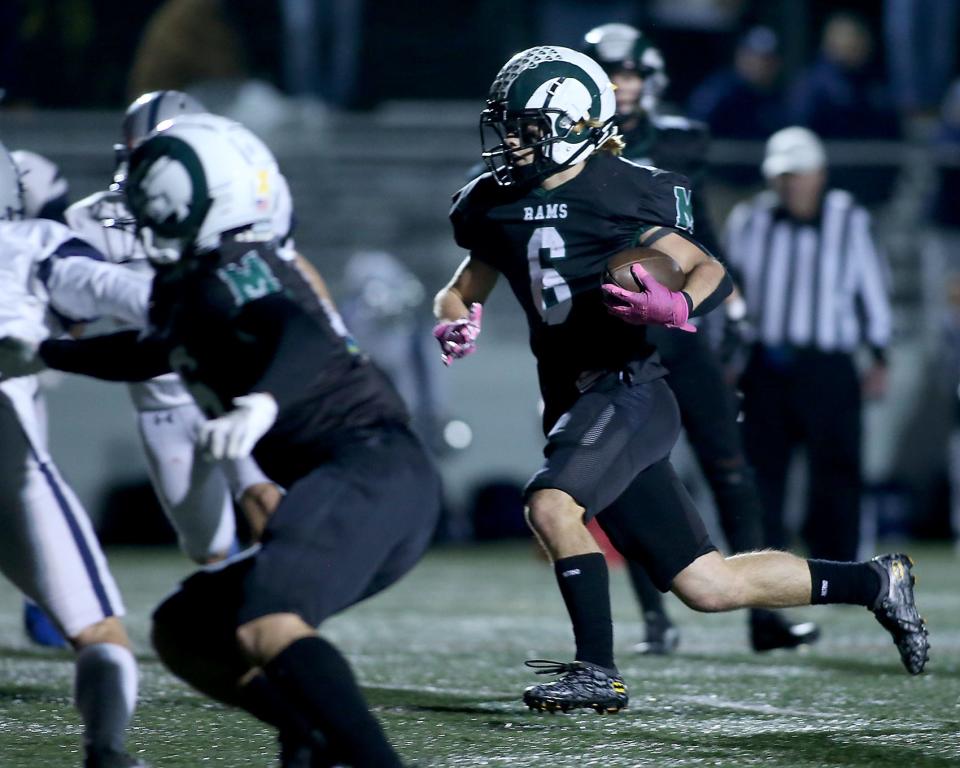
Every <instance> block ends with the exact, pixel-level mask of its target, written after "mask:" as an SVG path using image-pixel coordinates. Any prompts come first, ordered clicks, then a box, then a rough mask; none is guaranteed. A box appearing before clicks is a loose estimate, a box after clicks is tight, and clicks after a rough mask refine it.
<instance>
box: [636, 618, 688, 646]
mask: <svg viewBox="0 0 960 768" xmlns="http://www.w3.org/2000/svg"><path fill="white" fill-rule="evenodd" d="M643 626H644V634H645V638H644V640H643V642H640V643H637V644H636V645H635V646H633V651H634V653H641V654H644V655H649V656H666V655H667V654H670V653H673V652H674V651H675V650H677V646H678V645H680V630H679V629H677V628H676V627H675V626H674V624H673V622H672V621H670V618H669V617H668V616H667V614H665V613H660V612H659V611H647V612H646V613H644V614H643Z"/></svg>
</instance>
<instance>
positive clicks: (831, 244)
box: [726, 189, 891, 352]
mask: <svg viewBox="0 0 960 768" xmlns="http://www.w3.org/2000/svg"><path fill="white" fill-rule="evenodd" d="M726 234H727V237H726V245H727V254H728V258H729V260H730V263H731V265H732V266H733V267H734V268H735V270H736V271H737V273H738V276H739V278H740V288H741V290H742V291H743V294H744V298H745V299H746V302H747V313H748V316H749V317H750V318H751V320H752V321H753V325H754V328H755V330H756V333H757V337H758V338H757V341H758V342H760V343H762V344H765V345H769V346H780V345H790V346H797V347H813V348H816V349H819V350H821V351H826V352H832V351H841V352H852V351H854V350H855V349H856V348H857V346H858V345H859V344H861V343H864V342H865V343H867V344H869V345H870V346H871V347H873V348H874V349H878V350H879V349H883V348H884V347H885V346H886V345H887V343H888V341H889V340H890V329H891V312H890V301H889V296H888V292H889V291H888V285H889V277H888V270H887V265H886V262H885V261H884V259H883V257H882V256H881V255H880V253H879V252H878V250H877V248H876V246H875V244H874V242H873V236H872V233H871V229H870V214H869V213H867V211H866V210H865V209H864V208H863V207H862V206H860V205H858V204H857V203H856V201H855V200H854V199H853V197H852V196H851V195H850V194H849V193H848V192H844V191H842V190H838V189H834V190H830V191H828V192H827V193H826V195H825V196H824V200H823V209H822V215H821V217H820V218H819V220H817V221H813V222H798V221H796V220H793V219H790V218H789V217H787V216H786V215H784V214H783V213H782V212H781V211H780V210H779V209H778V207H777V199H776V196H775V195H774V194H773V193H772V192H764V193H762V194H760V195H758V196H757V197H755V198H754V199H752V200H750V201H747V202H743V203H741V204H740V205H738V206H737V207H736V208H734V209H733V211H732V213H731V214H730V217H729V219H728V220H727V233H726Z"/></svg>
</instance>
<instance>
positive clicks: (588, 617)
mask: <svg viewBox="0 0 960 768" xmlns="http://www.w3.org/2000/svg"><path fill="white" fill-rule="evenodd" d="M553 569H554V572H555V573H556V576H557V583H558V584H559V585H560V594H561V595H563V602H564V603H566V605H567V612H568V613H569V614H570V621H571V622H572V623H573V637H574V640H575V641H576V644H577V656H576V658H577V661H587V662H590V663H591V664H596V665H597V666H600V667H605V668H607V669H616V667H615V666H614V663H613V619H612V618H611V615H610V577H609V575H608V573H607V561H606V559H605V558H604V556H603V555H601V554H600V553H599V552H593V553H591V554H589V555H574V556H573V557H564V558H562V559H560V560H557V561H556V562H555V563H554V564H553Z"/></svg>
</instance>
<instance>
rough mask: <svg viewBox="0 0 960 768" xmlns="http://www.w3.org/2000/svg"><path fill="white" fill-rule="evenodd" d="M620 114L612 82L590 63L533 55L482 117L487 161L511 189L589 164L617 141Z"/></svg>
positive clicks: (541, 50)
mask: <svg viewBox="0 0 960 768" xmlns="http://www.w3.org/2000/svg"><path fill="white" fill-rule="evenodd" d="M615 112H616V99H615V98H614V95H613V86H612V85H611V83H610V78H609V77H607V74H606V73H605V72H604V71H603V69H602V67H601V66H600V65H599V64H597V63H596V62H595V61H594V60H593V59H591V58H590V57H589V56H586V55H585V54H582V53H579V52H577V51H574V50H572V49H571V48H562V47H560V46H556V45H542V46H538V47H536V48H528V49H527V50H525V51H521V52H520V53H518V54H517V55H516V56H514V57H513V58H512V59H510V61H508V62H507V63H506V64H504V65H503V68H502V69H501V70H500V72H499V74H497V77H496V79H495V80H494V81H493V85H491V86H490V94H489V96H488V97H487V106H486V109H484V110H483V113H482V114H481V115H480V132H481V141H482V143H483V159H484V161H485V162H486V163H487V166H488V167H489V168H490V170H491V172H492V173H493V176H494V178H495V179H496V180H497V182H498V183H499V184H502V185H504V186H508V185H511V184H516V183H518V182H523V181H532V180H537V179H542V178H544V177H545V176H549V175H551V174H553V173H556V172H557V171H559V170H561V169H563V168H566V167H568V166H571V165H575V164H576V163H581V162H583V161H584V160H586V159H587V157H589V156H590V154H591V153H592V152H593V150H595V149H596V148H597V147H599V146H600V145H601V144H603V143H604V142H605V141H606V140H607V139H609V138H610V137H611V136H613V135H614V134H616V132H617V128H616V127H615V126H614V122H613V121H614V115H615ZM491 138H492V141H493V142H494V143H493V144H492V145H491V144H490V143H489V140H490V139H491ZM508 139H512V140H514V141H512V142H511V141H508ZM517 141H519V146H517ZM531 150H532V153H533V161H532V162H529V161H528V159H527V158H529V157H530V151H531Z"/></svg>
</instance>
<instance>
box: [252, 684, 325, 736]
mask: <svg viewBox="0 0 960 768" xmlns="http://www.w3.org/2000/svg"><path fill="white" fill-rule="evenodd" d="M237 704H238V705H239V706H240V707H241V708H242V709H244V710H245V711H247V712H248V713H250V714H251V715H253V716H254V717H255V718H257V720H260V721H262V722H264V723H266V724H267V725H272V726H273V727H274V728H276V729H277V731H278V732H279V738H280V742H281V743H286V744H292V743H296V744H302V745H304V747H305V748H307V747H308V748H309V749H311V751H312V752H313V754H314V755H319V754H321V753H325V752H326V751H327V741H326V739H325V738H324V737H323V735H322V734H320V733H318V732H316V731H313V730H311V727H310V723H309V721H308V720H307V719H306V718H305V717H303V715H301V714H300V712H299V711H298V710H297V709H296V708H295V707H294V706H293V705H292V704H291V703H290V702H289V701H288V699H287V698H286V697H285V696H284V695H283V693H282V692H281V691H280V690H279V689H278V688H277V686H275V685H274V684H273V683H272V682H270V679H269V678H268V677H267V676H266V675H265V674H263V673H262V672H261V673H260V674H258V675H256V676H254V677H253V678H251V679H250V680H249V681H248V682H246V683H244V684H243V685H241V686H240V687H239V689H238V696H237Z"/></svg>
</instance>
